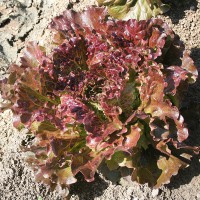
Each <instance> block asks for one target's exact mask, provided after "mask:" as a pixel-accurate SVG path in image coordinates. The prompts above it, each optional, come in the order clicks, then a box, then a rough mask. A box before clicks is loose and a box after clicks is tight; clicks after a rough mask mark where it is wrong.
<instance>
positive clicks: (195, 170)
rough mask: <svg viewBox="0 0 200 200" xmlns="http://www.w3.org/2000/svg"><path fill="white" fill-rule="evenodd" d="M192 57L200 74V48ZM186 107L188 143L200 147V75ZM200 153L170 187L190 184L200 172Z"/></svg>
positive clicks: (173, 178) (195, 49)
mask: <svg viewBox="0 0 200 200" xmlns="http://www.w3.org/2000/svg"><path fill="white" fill-rule="evenodd" d="M191 57H192V59H193V60H194V63H195V65H196V67H197V69H198V71H199V74H200V48H193V49H192V50H191ZM183 103H184V105H185V106H184V107H183V108H182V109H181V114H182V115H183V117H184V119H185V123H186V124H187V127H188V129H189V137H188V140H187V141H186V144H188V145H191V146H199V147H200V76H199V77H198V79H197V81H196V83H195V84H193V85H191V86H190V87H189V88H188V92H187V94H186V97H185V99H184V102H183ZM199 161H200V155H194V157H193V158H192V160H191V164H190V166H189V167H188V168H186V169H184V170H180V172H179V173H178V175H176V176H174V177H172V179H171V183H170V184H169V185H167V188H169V189H177V188H179V187H180V186H181V185H184V184H188V183H190V182H191V180H192V178H193V177H195V176H198V175H199V174H200V162H199Z"/></svg>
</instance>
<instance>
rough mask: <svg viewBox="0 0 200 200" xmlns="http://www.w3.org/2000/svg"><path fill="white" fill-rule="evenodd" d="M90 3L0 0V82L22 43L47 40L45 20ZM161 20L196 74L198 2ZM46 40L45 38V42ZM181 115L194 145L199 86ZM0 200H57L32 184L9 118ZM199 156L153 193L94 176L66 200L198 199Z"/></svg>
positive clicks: (2, 139) (3, 118)
mask: <svg viewBox="0 0 200 200" xmlns="http://www.w3.org/2000/svg"><path fill="white" fill-rule="evenodd" d="M92 4H95V0H80V2H79V1H76V0H71V1H68V0H0V78H2V77H4V76H6V70H7V67H8V66H9V64H10V63H12V62H16V60H17V59H18V58H19V57H20V53H21V52H22V51H23V48H24V45H25V43H26V42H27V41H28V40H37V41H40V44H43V43H44V41H46V43H47V41H48V35H49V32H48V31H46V30H45V29H46V27H47V25H48V23H49V21H50V19H51V18H52V17H53V16H55V15H58V14H60V13H62V11H63V10H65V9H66V8H67V7H68V8H69V7H72V6H73V8H74V9H76V10H80V9H83V8H85V7H86V6H87V5H92ZM162 18H163V19H164V20H165V21H167V22H168V23H169V24H170V26H171V27H172V28H173V29H174V31H175V32H176V33H177V34H178V35H180V37H181V39H182V40H183V41H184V43H185V44H186V49H188V50H191V56H192V58H193V59H194V61H195V64H196V65H197V67H198V68H199V69H200V0H197V1H196V0H191V1H190V3H188V4H186V5H185V6H181V7H173V8H172V9H171V11H170V12H169V13H167V14H166V15H165V16H162ZM45 38H46V39H45ZM185 104H186V105H187V109H184V110H183V115H184V116H185V121H186V123H187V124H188V127H189V129H190V134H191V136H190V138H189V143H190V144H194V145H200V126H199V124H200V123H199V119H200V114H199V113H200V112H199V110H200V109H199V107H200V106H199V105H200V86H199V81H198V82H197V84H196V85H194V86H192V87H190V88H189V92H188V95H187V98H186V101H185ZM0 127H1V128H0V199H1V200H13V199H15V200H37V199H38V200H39V199H40V200H41V199H45V200H60V199H63V198H62V197H61V196H59V194H57V193H56V192H51V191H50V190H49V189H48V188H47V187H46V186H44V185H42V184H38V183H35V182H34V178H33V175H32V172H31V170H30V169H29V168H28V167H27V165H26V163H25V162H24V161H23V153H21V151H20V148H19V146H20V144H21V142H22V140H23V139H24V138H25V137H26V135H25V131H22V132H20V133H19V132H18V131H16V130H15V129H14V128H13V126H12V114H11V112H10V111H6V112H4V113H3V114H0ZM199 188H200V165H199V157H196V158H194V159H193V162H192V164H191V166H190V167H189V168H187V169H185V170H183V171H181V172H180V173H179V175H177V176H176V177H174V178H173V179H172V181H171V183H170V184H169V185H167V186H165V187H164V186H163V187H162V188H161V189H160V190H159V193H158V194H157V193H156V191H152V190H151V189H150V188H148V187H147V186H146V185H143V186H140V185H137V184H135V183H133V184H132V185H129V186H126V185H125V184H123V186H122V185H115V184H112V183H111V182H109V181H107V180H105V179H103V178H102V177H101V176H99V175H96V180H95V181H94V182H93V183H86V182H84V181H80V182H79V183H76V184H74V185H73V186H72V188H71V197H70V199H71V200H75V199H80V200H90V199H91V200H92V199H95V200H117V199H119V200H129V199H132V200H142V199H158V200H161V199H174V200H182V199H185V200H188V199H190V200H195V199H196V200H197V199H200V190H199Z"/></svg>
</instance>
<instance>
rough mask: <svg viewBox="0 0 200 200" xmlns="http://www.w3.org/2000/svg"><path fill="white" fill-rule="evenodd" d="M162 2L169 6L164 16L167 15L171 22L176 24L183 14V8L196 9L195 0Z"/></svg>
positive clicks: (166, 0) (165, 0)
mask: <svg viewBox="0 0 200 200" xmlns="http://www.w3.org/2000/svg"><path fill="white" fill-rule="evenodd" d="M163 2H164V3H167V4H169V5H170V6H171V8H170V10H169V11H168V12H167V13H165V14H164V16H169V17H170V19H171V20H172V23H173V24H178V22H179V20H180V19H182V18H183V17H184V16H185V12H184V11H185V10H192V11H196V10H197V1H196V0H179V1H174V0H164V1H163Z"/></svg>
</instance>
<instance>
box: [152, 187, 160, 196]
mask: <svg viewBox="0 0 200 200" xmlns="http://www.w3.org/2000/svg"><path fill="white" fill-rule="evenodd" d="M158 193H159V189H153V190H152V192H151V194H152V197H153V198H154V197H156V196H158Z"/></svg>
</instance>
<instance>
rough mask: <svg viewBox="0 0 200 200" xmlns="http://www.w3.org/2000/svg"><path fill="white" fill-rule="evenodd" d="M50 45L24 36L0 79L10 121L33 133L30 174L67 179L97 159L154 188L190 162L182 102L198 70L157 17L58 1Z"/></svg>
mask: <svg viewBox="0 0 200 200" xmlns="http://www.w3.org/2000/svg"><path fill="white" fill-rule="evenodd" d="M50 28H51V29H52V31H53V33H54V37H53V45H54V48H53V49H52V51H51V53H49V54H47V53H46V52H45V48H44V47H41V46H38V45H37V43H36V42H30V43H29V44H28V46H27V49H26V51H25V52H24V56H23V57H22V58H21V65H20V66H18V65H16V64H13V65H11V66H10V68H9V73H10V75H9V77H8V78H6V79H4V80H2V81H1V91H2V97H3V99H5V100H9V103H7V104H4V105H3V107H2V110H3V109H7V108H9V109H11V110H12V112H13V114H14V118H13V119H14V126H15V127H16V128H18V129H21V128H23V127H25V128H27V129H28V130H29V134H33V135H34V137H35V138H34V140H33V141H32V143H31V144H30V145H29V146H27V147H26V148H25V150H26V151H28V152H29V157H28V162H29V163H30V165H31V166H32V167H33V169H34V172H35V177H36V180H37V181H41V182H43V183H46V184H49V185H50V186H51V187H52V188H53V189H54V188H58V189H59V188H64V187H68V186H69V185H70V184H72V183H74V182H76V178H75V176H76V175H77V174H78V173H82V174H83V176H84V178H85V180H86V181H93V180H94V175H95V172H96V171H97V170H98V168H99V166H100V164H102V163H104V164H105V165H106V166H107V168H108V170H111V171H112V170H118V171H120V170H121V169H128V170H129V171H130V172H131V173H130V174H131V178H132V180H133V181H137V182H139V183H148V184H149V185H150V186H154V187H155V188H158V187H160V186H161V185H162V184H165V183H168V182H169V180H170V178H171V176H172V175H175V174H177V172H178V170H179V169H180V168H184V167H186V166H187V165H188V164H189V161H190V157H191V155H192V154H193V153H198V152H199V148H198V147H190V146H187V145H186V144H184V143H183V141H184V140H186V139H187V137H188V129H187V128H186V126H185V124H184V119H183V117H182V116H181V114H180V112H179V107H180V105H181V99H182V97H183V94H184V92H185V90H186V89H187V86H188V84H189V83H193V82H195V80H196V78H197V74H198V73H197V70H196V68H195V66H194V64H193V61H192V59H191V58H190V57H189V55H188V54H187V52H185V51H184V46H183V44H182V43H181V41H180V40H179V37H178V36H177V35H175V34H174V32H173V31H172V30H171V29H170V28H169V27H168V26H167V25H166V24H165V23H164V22H163V21H162V20H160V19H150V20H143V21H137V20H128V21H122V20H114V19H111V18H109V17H108V16H107V10H105V9H103V8H88V10H86V11H84V12H81V13H76V12H74V11H69V10H67V11H65V12H64V13H63V15H61V16H59V17H56V18H54V19H53V21H52V22H51V24H50Z"/></svg>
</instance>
